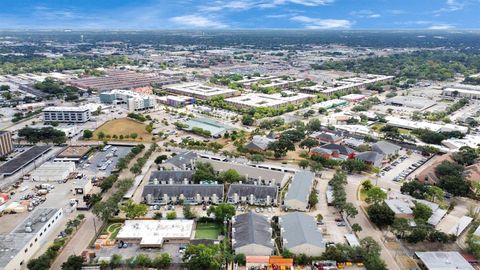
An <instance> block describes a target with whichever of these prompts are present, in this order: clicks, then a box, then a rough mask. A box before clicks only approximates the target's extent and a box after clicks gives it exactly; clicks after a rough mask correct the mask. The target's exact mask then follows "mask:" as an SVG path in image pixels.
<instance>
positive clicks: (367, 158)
mask: <svg viewBox="0 0 480 270" xmlns="http://www.w3.org/2000/svg"><path fill="white" fill-rule="evenodd" d="M355 158H356V159H358V160H361V161H363V162H365V163H366V164H368V165H372V166H375V167H381V166H382V162H383V155H382V154H380V153H377V152H374V151H366V152H361V153H358V154H357V156H356V157H355Z"/></svg>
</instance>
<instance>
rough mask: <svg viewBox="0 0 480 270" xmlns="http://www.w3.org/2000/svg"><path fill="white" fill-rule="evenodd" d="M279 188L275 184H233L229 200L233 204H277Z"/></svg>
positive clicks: (230, 188) (229, 191)
mask: <svg viewBox="0 0 480 270" xmlns="http://www.w3.org/2000/svg"><path fill="white" fill-rule="evenodd" d="M277 194H278V188H277V187H275V186H264V185H248V184H241V183H240V184H231V185H230V187H229V189H228V194H227V202H229V203H232V204H237V203H248V204H250V205H267V206H268V205H276V204H277Z"/></svg>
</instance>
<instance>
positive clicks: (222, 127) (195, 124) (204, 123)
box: [184, 118, 234, 138]
mask: <svg viewBox="0 0 480 270" xmlns="http://www.w3.org/2000/svg"><path fill="white" fill-rule="evenodd" d="M185 125H187V127H186V128H184V129H185V130H187V131H192V130H194V129H202V130H204V131H208V132H210V136H212V137H213V138H220V137H221V136H223V134H225V133H226V132H227V131H230V130H233V129H234V128H233V127H231V126H228V125H226V124H223V123H221V122H219V121H215V120H212V119H207V118H195V119H190V120H188V121H187V122H185Z"/></svg>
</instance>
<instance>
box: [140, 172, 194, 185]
mask: <svg viewBox="0 0 480 270" xmlns="http://www.w3.org/2000/svg"><path fill="white" fill-rule="evenodd" d="M193 173H194V171H192V170H182V171H165V170H163V171H153V172H152V173H151V174H150V180H149V183H150V184H156V185H158V184H162V185H167V184H170V185H172V184H184V185H188V184H191V183H192V181H193Z"/></svg>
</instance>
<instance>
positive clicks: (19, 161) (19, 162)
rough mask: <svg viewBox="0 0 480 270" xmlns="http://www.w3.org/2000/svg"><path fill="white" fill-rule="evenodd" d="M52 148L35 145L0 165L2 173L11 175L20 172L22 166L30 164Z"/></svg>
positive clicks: (0, 172)
mask: <svg viewBox="0 0 480 270" xmlns="http://www.w3.org/2000/svg"><path fill="white" fill-rule="evenodd" d="M50 149H51V146H48V145H42V146H33V147H32V148H30V149H28V150H27V151H25V152H23V153H22V154H20V155H18V156H17V157H15V158H14V159H12V160H9V161H8V162H6V163H5V164H3V165H2V166H1V167H0V175H5V176H10V175H12V174H14V173H16V172H18V171H19V170H20V169H21V168H24V167H26V166H28V165H29V164H30V163H31V162H33V161H34V160H36V159H37V158H39V157H40V156H41V155H43V154H45V153H46V152H48V151H49V150H50Z"/></svg>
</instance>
